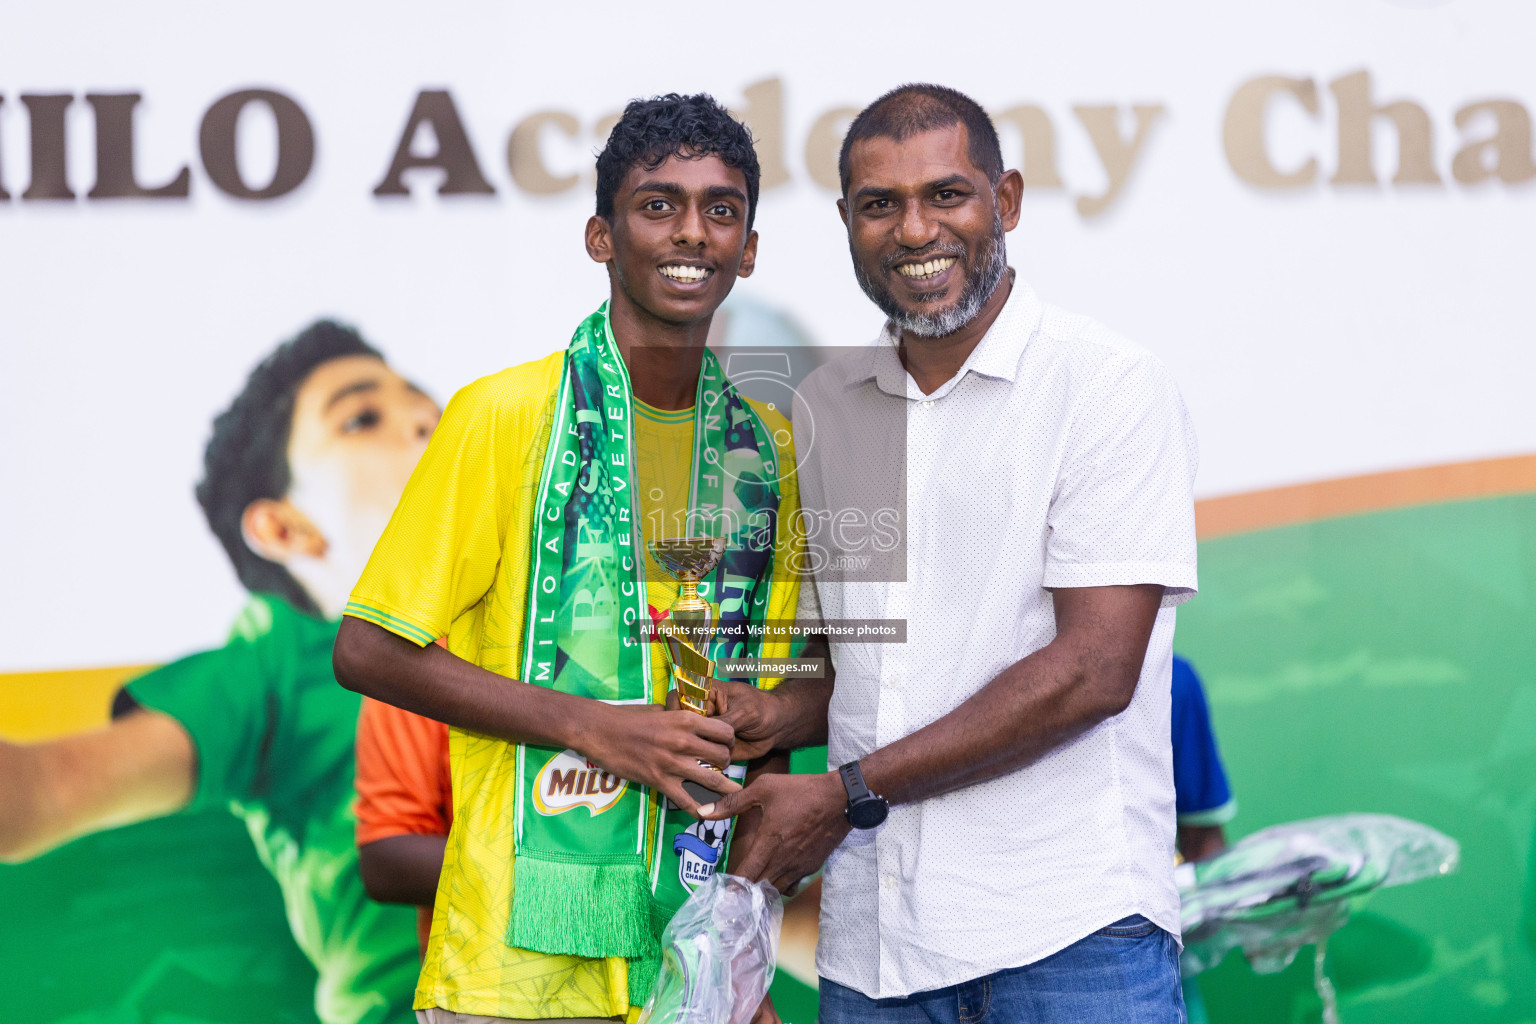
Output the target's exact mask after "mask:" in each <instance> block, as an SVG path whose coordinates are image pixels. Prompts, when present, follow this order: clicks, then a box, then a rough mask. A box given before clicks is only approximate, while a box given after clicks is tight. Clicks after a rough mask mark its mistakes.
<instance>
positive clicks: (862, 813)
mask: <svg viewBox="0 0 1536 1024" xmlns="http://www.w3.org/2000/svg"><path fill="white" fill-rule="evenodd" d="M837 774H839V775H841V776H842V777H843V789H845V790H847V791H848V809H847V810H845V811H843V813H844V814H845V815H847V817H848V824H850V825H852V826H853V827H854V828H875V827H877V826H878V825H879V824H880V823H881V822H883V821H885V816H886V815H887V814H889V813H891V805H890V804H888V803H886V802H885V797H883V796H876V795H875V794H874V793H871V792H870V791H869V787H868V786H866V785H864V773H863V772H861V771H859V762H857V761H849V762H848V763H847V764H845V765H843V766H842V767H841V768H839V769H838V770H837Z"/></svg>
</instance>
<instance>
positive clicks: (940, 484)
mask: <svg viewBox="0 0 1536 1024" xmlns="http://www.w3.org/2000/svg"><path fill="white" fill-rule="evenodd" d="M898 338H899V335H898V334H897V332H895V331H894V330H893V329H892V328H891V327H890V325H887V327H886V329H885V331H884V332H883V333H882V335H881V337H880V339H879V341H878V342H877V344H876V345H875V346H874V347H872V348H870V349H869V350H867V358H866V357H865V353H864V352H863V351H861V352H860V353H859V355H858V356H857V357H855V358H853V359H852V360H850V361H845V362H843V363H841V364H838V363H834V364H833V365H830V366H827V367H824V368H823V369H821V370H819V371H817V372H816V373H815V374H813V375H812V376H811V378H810V379H809V380H808V381H807V382H806V384H805V385H803V386H802V389H801V390H802V392H803V393H804V394H805V395H806V396H807V401H808V404H809V405H810V406H812V407H813V408H815V409H816V410H817V413H818V419H817V422H816V429H815V436H816V437H817V438H818V441H817V444H818V445H828V446H829V447H827V448H823V449H822V450H821V452H820V453H819V454H820V455H822V456H823V457H831V456H828V452H829V451H832V450H833V448H832V446H833V445H835V443H836V439H837V438H839V437H843V438H852V437H857V436H859V435H860V433H861V430H862V433H863V434H864V435H865V437H864V439H863V440H862V442H861V443H865V444H868V443H871V442H870V441H869V440H868V437H867V435H868V434H869V433H871V431H869V430H868V429H867V427H865V426H864V424H867V423H868V416H867V415H865V414H864V413H860V412H858V410H860V409H863V410H865V411H866V412H867V410H868V409H870V408H872V407H878V406H880V403H898V404H899V405H904V406H905V420H906V424H907V437H906V455H905V463H906V502H907V505H906V511H907V519H906V531H907V533H906V580H905V582H897V583H881V582H836V581H828V580H823V579H821V578H818V580H817V586H816V587H815V588H814V590H813V589H812V588H809V587H807V588H804V592H806V594H807V596H806V598H805V599H804V600H805V603H806V607H805V608H804V609H803V612H804V614H805V615H807V616H816V615H820V614H822V612H823V611H824V613H825V617H826V618H828V619H866V618H869V619H905V620H906V622H907V640H906V642H905V643H902V644H869V643H839V642H836V641H835V640H834V642H833V643H832V648H831V656H832V661H833V663H834V664H835V666H836V669H837V679H836V688H835V691H834V694H833V697H832V704H831V709H830V712H829V720H830V721H829V744H828V746H829V757H828V761H829V766H832V767H835V766H837V765H840V764H843V763H845V762H848V761H852V760H854V759H855V758H860V757H864V756H866V755H868V754H869V753H870V752H871V751H873V750H875V749H877V748H879V747H882V746H885V745H887V744H889V743H892V742H894V741H895V740H898V739H900V738H902V737H903V736H906V735H908V734H910V733H912V732H914V731H916V730H917V729H919V728H921V727H922V726H924V725H927V724H928V723H930V722H932V721H934V720H935V719H938V718H940V717H942V716H943V715H944V714H946V713H947V712H949V711H951V710H953V709H954V708H955V707H956V706H957V705H959V704H960V703H961V702H963V701H964V700H966V699H967V698H969V697H970V696H972V695H973V694H974V693H976V691H977V690H979V689H980V688H981V687H982V686H984V685H985V684H986V683H987V682H989V681H990V680H992V679H993V678H994V677H996V676H997V675H998V673H1000V672H1001V671H1003V670H1004V669H1006V668H1007V667H1008V666H1010V665H1012V664H1014V663H1015V662H1017V661H1019V660H1020V659H1021V658H1023V657H1025V656H1026V655H1028V654H1030V653H1032V652H1034V651H1036V650H1038V649H1040V648H1041V647H1044V646H1045V645H1046V644H1047V643H1049V642H1050V641H1051V639H1052V638H1053V637H1054V636H1055V634H1056V623H1055V613H1054V607H1053V603H1052V596H1051V588H1057V587H1096V586H1106V585H1117V584H1138V583H1161V584H1162V585H1163V586H1164V588H1166V589H1165V595H1164V598H1163V605H1162V609H1161V611H1159V613H1158V615H1157V620H1156V625H1155V626H1154V628H1153V631H1152V638H1151V642H1150V644H1149V645H1148V648H1147V657H1146V661H1145V663H1144V664H1143V666H1142V672H1141V680H1140V682H1139V683H1138V685H1137V688H1136V694H1135V697H1134V698H1133V699H1132V701H1131V704H1130V706H1129V707H1128V708H1127V709H1126V710H1125V711H1124V712H1123V713H1121V714H1120V715H1117V716H1116V717H1114V718H1111V719H1109V720H1107V721H1105V722H1102V723H1101V724H1099V725H1098V726H1096V727H1095V728H1093V729H1091V730H1089V731H1088V732H1087V733H1085V734H1083V735H1082V736H1080V737H1078V738H1077V739H1076V740H1073V741H1072V742H1070V743H1067V744H1066V745H1064V746H1062V747H1059V748H1057V749H1056V750H1054V751H1052V752H1050V753H1049V754H1047V755H1046V756H1044V757H1043V758H1041V759H1040V760H1038V761H1036V762H1034V763H1033V764H1030V765H1028V766H1026V767H1024V768H1021V769H1019V770H1018V771H1015V772H1013V773H1011V774H1008V775H1005V776H1002V777H999V778H996V779H993V780H991V781H988V782H984V783H981V784H979V785H975V786H971V787H969V788H966V789H962V790H959V791H957V792H954V793H950V794H948V795H945V796H941V797H937V798H935V799H932V800H926V801H922V802H920V803H915V804H909V805H905V806H900V807H894V808H892V810H891V814H890V817H889V819H888V820H887V821H886V823H885V825H884V826H883V827H881V828H880V829H879V830H878V832H876V833H875V834H874V835H873V836H871V835H870V834H869V833H861V832H858V831H855V832H854V833H853V834H852V835H851V836H850V837H849V839H848V841H846V842H844V843H843V844H842V845H841V846H840V847H839V848H838V849H837V850H836V851H835V852H834V853H833V854H832V856H831V858H830V859H829V860H828V863H827V868H826V880H825V888H824V892H823V897H822V909H821V939H820V943H819V945H818V947H817V954H816V966H817V970H818V971H819V972H820V974H821V975H822V976H823V977H825V978H829V979H831V980H833V981H835V982H838V983H839V984H842V985H846V986H848V987H850V988H853V989H856V990H858V991H860V992H862V993H864V994H865V995H868V996H871V997H874V998H888V997H898V996H905V995H909V994H911V993H914V992H924V991H930V990H933V989H938V988H944V987H946V986H949V985H955V984H958V983H960V982H963V981H968V980H971V979H974V978H978V977H981V976H983V975H986V974H990V973H992V972H994V971H998V970H1002V969H1006V968H1010V967H1019V966H1022V965H1024V964H1028V963H1031V962H1033V961H1035V960H1039V959H1041V958H1042V957H1046V956H1049V955H1050V954H1052V953H1055V952H1057V951H1058V950H1061V949H1063V948H1065V947H1066V946H1069V945H1071V944H1072V943H1074V942H1076V941H1078V940H1079V939H1082V938H1084V937H1086V936H1087V935H1089V934H1090V933H1092V932H1094V931H1096V930H1097V929H1099V928H1102V927H1104V926H1105V925H1108V924H1110V923H1112V922H1114V921H1116V920H1119V919H1120V918H1123V917H1126V916H1128V915H1131V914H1137V913H1139V914H1144V915H1145V916H1146V917H1148V918H1150V919H1151V920H1152V921H1154V922H1156V923H1157V924H1158V925H1159V926H1161V927H1162V928H1163V929H1165V930H1167V931H1168V932H1170V933H1173V934H1175V935H1177V934H1178V932H1179V898H1178V892H1177V890H1176V889H1175V887H1174V882H1173V860H1174V845H1173V843H1174V794H1173V766H1172V751H1171V747H1170V740H1169V735H1170V722H1169V718H1170V686H1171V680H1172V675H1171V673H1172V644H1173V629H1174V614H1175V612H1174V606H1175V605H1177V604H1179V603H1181V602H1183V601H1185V600H1187V599H1188V598H1190V597H1192V596H1193V595H1194V592H1195V588H1196V579H1195V518H1194V501H1193V495H1192V488H1193V483H1194V476H1195V466H1196V461H1197V450H1196V445H1195V437H1194V432H1193V430H1192V429H1191V426H1190V422H1189V417H1188V415H1187V413H1186V412H1185V409H1184V403H1183V400H1182V399H1181V398H1180V396H1179V392H1178V389H1177V388H1176V387H1175V386H1174V384H1173V381H1172V380H1171V379H1170V378H1169V376H1168V374H1167V372H1166V371H1165V370H1164V369H1163V367H1162V365H1161V364H1160V363H1159V362H1158V361H1157V360H1156V359H1155V358H1153V357H1152V356H1151V355H1150V354H1149V353H1147V352H1146V351H1145V350H1143V349H1141V348H1138V347H1136V346H1134V345H1132V344H1130V343H1129V342H1127V341H1126V340H1124V339H1123V338H1121V337H1119V336H1118V335H1115V334H1114V333H1112V332H1110V331H1109V330H1107V329H1105V328H1104V327H1102V326H1100V325H1099V324H1097V323H1095V322H1093V321H1092V320H1089V319H1087V318H1084V317H1078V316H1072V315H1069V314H1067V313H1065V312H1063V311H1061V310H1059V309H1056V308H1054V307H1050V306H1046V305H1044V304H1042V303H1041V302H1040V301H1039V299H1038V298H1036V296H1035V294H1034V292H1033V291H1032V290H1031V289H1029V288H1028V287H1027V286H1025V285H1023V284H1015V286H1014V289H1013V292H1012V294H1011V295H1010V297H1009V299H1008V301H1007V303H1006V305H1005V306H1004V308H1003V310H1002V312H1001V314H1000V315H999V316H998V319H997V320H996V321H995V322H994V323H993V325H992V328H991V330H989V331H988V332H987V335H986V337H985V338H983V339H982V341H981V343H980V344H979V345H977V347H976V349H975V351H973V352H972V353H971V356H970V358H969V359H968V360H967V361H966V363H965V366H964V367H962V368H961V370H960V372H959V373H958V374H956V375H955V377H954V378H952V379H951V380H950V381H948V382H947V383H945V384H944V385H943V386H942V387H940V388H939V389H938V390H937V391H935V392H934V393H933V394H930V395H924V394H923V393H922V392H921V390H920V389H919V388H918V387H917V385H916V383H915V382H914V381H913V380H912V379H911V377H910V376H909V375H908V374H907V373H906V371H905V369H903V367H902V366H901V362H900V360H899V358H898V356H897V353H896V348H895V346H896V342H897V341H898ZM870 403H875V406H871V404H870ZM894 412H895V415H896V416H897V417H898V418H899V417H900V415H901V412H902V410H900V409H895V410H894ZM840 415H847V416H848V417H850V419H851V418H852V417H856V416H857V417H861V419H862V423H860V422H851V421H850V422H846V423H839V422H837V418H838V417H839V416H840ZM799 417H800V413H799V412H798V410H797V414H796V423H797V427H796V432H797V441H798V434H799V433H800V427H799V426H798V424H799V422H800V419H799ZM887 443H889V442H887ZM810 454H811V455H814V454H817V453H810ZM806 461H807V459H806V457H805V456H802V458H801V463H802V465H805V463H806ZM834 475H836V474H834ZM836 489H837V482H836V480H834V481H832V482H831V483H829V484H828V485H827V487H826V490H827V492H828V493H827V494H825V495H823V498H824V500H828V501H831V502H832V503H834V504H835V503H836V500H837V496H836V493H835V492H836ZM896 575H898V576H899V575H900V573H899V572H898V573H896ZM816 605H819V606H820V607H819V608H818V607H815V606H816Z"/></svg>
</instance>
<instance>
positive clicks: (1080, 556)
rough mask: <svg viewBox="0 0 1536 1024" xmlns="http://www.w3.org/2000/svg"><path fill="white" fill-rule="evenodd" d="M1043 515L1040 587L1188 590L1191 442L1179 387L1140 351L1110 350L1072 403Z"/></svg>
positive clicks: (1185, 593)
mask: <svg viewBox="0 0 1536 1024" xmlns="http://www.w3.org/2000/svg"><path fill="white" fill-rule="evenodd" d="M1072 416H1073V418H1072V422H1071V424H1070V426H1069V428H1068V431H1069V433H1068V439H1067V447H1066V453H1065V456H1064V458H1063V460H1062V466H1061V470H1060V473H1059V476H1058V478H1057V481H1056V492H1055V494H1054V496H1053V497H1052V500H1051V508H1050V513H1049V516H1048V518H1047V526H1048V533H1047V538H1046V560H1045V578H1044V585H1045V586H1046V587H1048V588H1053V589H1054V588H1057V587H1104V586H1117V585H1126V584H1137V583H1161V584H1162V585H1163V587H1164V588H1165V590H1164V594H1163V606H1164V607H1171V606H1173V605H1176V604H1181V603H1183V602H1184V601H1187V600H1189V599H1190V598H1191V597H1193V596H1194V595H1195V591H1196V589H1197V581H1196V575H1195V504H1194V482H1195V469H1196V466H1197V464H1198V462H1199V449H1198V447H1197V445H1196V442H1195V433H1194V428H1193V427H1192V426H1191V424H1190V421H1189V414H1188V412H1187V411H1186V410H1185V408H1184V400H1183V398H1182V397H1181V396H1180V395H1179V391H1178V388H1177V387H1176V386H1175V385H1174V383H1173V380H1172V379H1171V378H1170V377H1169V375H1168V372H1167V371H1166V370H1165V369H1164V368H1163V366H1162V364H1161V363H1159V362H1158V361H1157V360H1156V359H1154V358H1153V357H1152V356H1151V355H1150V354H1149V353H1146V352H1143V351H1140V350H1131V351H1125V352H1121V353H1119V354H1117V355H1116V356H1115V357H1114V358H1112V359H1111V360H1110V361H1109V362H1107V363H1106V364H1105V365H1104V366H1103V367H1102V368H1101V369H1100V371H1099V373H1098V375H1097V377H1096V379H1095V380H1094V383H1093V384H1092V385H1091V386H1090V387H1089V388H1088V389H1087V390H1086V391H1085V392H1084V393H1083V395H1082V398H1081V399H1080V400H1079V402H1078V404H1077V408H1076V409H1075V410H1073V414H1072Z"/></svg>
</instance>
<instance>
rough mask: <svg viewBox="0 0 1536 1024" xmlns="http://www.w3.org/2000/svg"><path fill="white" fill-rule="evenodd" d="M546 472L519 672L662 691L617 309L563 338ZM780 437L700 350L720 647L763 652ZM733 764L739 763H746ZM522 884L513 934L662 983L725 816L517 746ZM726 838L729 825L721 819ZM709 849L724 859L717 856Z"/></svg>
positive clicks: (556, 683)
mask: <svg viewBox="0 0 1536 1024" xmlns="http://www.w3.org/2000/svg"><path fill="white" fill-rule="evenodd" d="M554 417H555V418H554V423H553V427H552V429H551V432H550V438H549V448H548V450H547V452H546V453H545V456H544V466H543V473H542V475H541V477H540V481H539V489H538V499H537V505H536V506H535V507H536V510H537V512H536V521H535V524H534V528H533V537H532V542H533V551H532V555H533V557H532V559H531V565H532V570H531V572H532V579H531V583H530V586H529V597H528V617H527V620H526V621H527V623H528V626H527V632H526V635H525V639H524V644H523V648H524V649H523V674H522V677H523V679H524V680H525V681H526V682H528V683H531V684H533V685H536V686H547V687H550V688H552V689H556V690H560V691H561V692H564V693H571V694H576V695H578V696H581V697H589V698H592V699H594V700H602V701H607V702H609V703H614V704H645V703H650V702H651V701H652V698H653V693H652V686H651V666H650V658H651V650H650V647H651V645H650V643H648V642H647V639H646V633H645V629H644V627H645V626H646V625H647V624H648V622H649V615H648V612H647V607H648V606H647V602H646V591H645V559H644V549H643V547H642V544H643V540H642V538H641V536H640V529H639V527H640V517H639V515H638V514H637V505H638V502H637V501H636V500H635V488H636V482H635V481H636V474H635V464H634V463H635V458H634V450H635V448H634V396H633V392H632V389H631V387H630V381H629V373H628V370H627V368H626V367H625V365H624V360H623V358H622V357H621V356H620V354H619V350H618V346H617V345H616V344H615V343H614V339H613V331H612V329H611V327H610V325H609V322H608V305H607V303H604V304H603V306H602V307H600V308H599V309H598V311H597V312H596V313H594V314H593V315H592V316H590V317H588V318H587V319H586V320H585V321H583V322H582V324H581V326H580V327H578V328H577V330H576V334H575V336H574V337H572V339H571V343H570V346H569V348H568V349H567V350H566V357H565V368H564V370H563V372H562V373H561V377H560V392H559V396H558V398H557V400H556V404H555V411H554ZM775 462H776V455H775V450H774V446H773V441H772V439H771V437H770V436H769V434H768V431H767V429H766V428H765V427H764V425H763V423H762V421H761V420H760V419H759V418H758V416H757V414H756V413H755V412H754V411H753V410H752V409H751V407H750V406H748V404H747V403H746V401H745V400H744V399H743V398H742V397H741V396H740V395H739V394H737V392H736V391H735V390H734V389H733V388H732V387H731V386H730V383H729V382H728V381H727V380H726V378H725V374H724V372H723V371H722V370H721V367H720V363H719V361H718V360H717V359H716V358H715V356H714V354H713V353H712V352H709V351H708V350H706V351H705V353H704V361H703V365H702V367H701V370H700V373H699V383H698V391H697V394H696V396H695V402H694V453H693V466H692V480H691V486H690V491H689V503H688V532H689V534H691V535H709V536H724V537H726V538H727V546H726V552H725V555H724V556H723V557H722V559H721V561H720V564H719V566H718V567H717V568H716V569H715V570H714V572H712V573H711V574H710V575H709V577H708V578H707V579H706V580H704V581H701V583H700V585H699V593H700V594H701V595H702V596H704V597H705V598H707V599H708V600H710V601H711V602H712V603H715V604H717V605H718V607H719V613H720V614H719V619H720V626H719V628H718V629H717V631H716V634H715V636H716V639H715V640H714V642H713V644H712V647H711V650H710V652H709V653H710V655H711V657H713V658H715V659H717V660H718V659H720V658H724V657H754V656H757V655H758V654H759V653H760V651H761V645H762V632H761V630H760V629H759V630H757V631H754V630H752V629H750V628H748V627H749V625H757V626H761V624H762V622H763V619H764V617H765V614H766V612H767V608H768V596H769V590H770V586H771V583H772V579H771V577H772V573H773V541H774V536H775V530H776V526H777V518H778V507H779V485H778V479H777V475H776V473H775ZM733 767H734V768H735V769H736V770H735V771H733V772H732V773H731V774H733V775H735V776H737V777H738V778H739V777H740V775H741V773H742V771H743V769H742V768H741V766H733ZM517 792H518V800H517V811H516V820H515V822H514V827H515V829H516V854H515V862H516V863H515V867H514V871H515V885H514V889H513V896H512V918H511V922H510V924H509V926H508V930H507V942H508V943H509V944H510V945H513V946H516V947H518V948H520V949H531V950H535V951H538V952H544V953H560V954H570V955H576V956H583V957H612V956H622V957H626V958H628V959H629V961H630V972H629V974H630V997H631V1000H632V1001H633V1002H634V1003H636V1004H639V1003H641V1002H643V1001H644V998H645V996H646V994H647V992H648V990H649V988H650V986H651V983H652V982H653V980H654V978H655V974H656V967H657V963H658V957H659V945H658V942H657V939H658V937H659V935H660V930H661V927H662V926H663V925H664V924H665V923H666V921H667V919H668V918H670V917H671V915H672V913H673V912H674V911H675V910H676V909H677V907H678V906H680V905H681V904H682V901H683V900H684V899H685V898H686V897H687V895H688V893H689V891H691V890H692V888H693V886H694V885H696V884H698V882H699V881H702V880H703V878H707V877H708V874H709V873H711V872H712V871H713V870H714V868H715V867H716V866H719V867H724V863H725V846H724V842H723V837H722V833H721V830H720V826H721V825H722V824H725V823H720V822H707V823H699V822H696V821H695V820H694V819H693V818H692V817H691V816H690V815H688V814H687V813H685V812H683V811H681V810H679V809H677V808H675V807H673V806H672V805H671V804H670V803H669V802H667V801H666V800H664V799H663V800H662V809H661V813H660V814H658V815H657V823H656V828H655V830H654V831H653V830H651V829H650V828H648V827H647V825H648V815H647V809H648V806H649V801H650V794H649V792H648V791H647V790H646V789H644V788H642V787H637V786H634V785H632V784H631V783H629V782H627V781H625V780H623V779H619V778H617V777H614V776H610V775H608V774H607V773H606V772H603V771H601V770H600V769H598V767H597V766H596V765H594V764H592V763H591V762H589V761H587V760H586V759H585V758H583V757H582V756H581V755H579V754H577V753H576V752H574V751H570V750H557V749H553V748H548V747H537V746H532V745H527V744H524V745H520V746H519V747H518V750H517ZM727 834H728V833H727ZM711 853H713V855H714V859H711V858H710V854H711Z"/></svg>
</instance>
